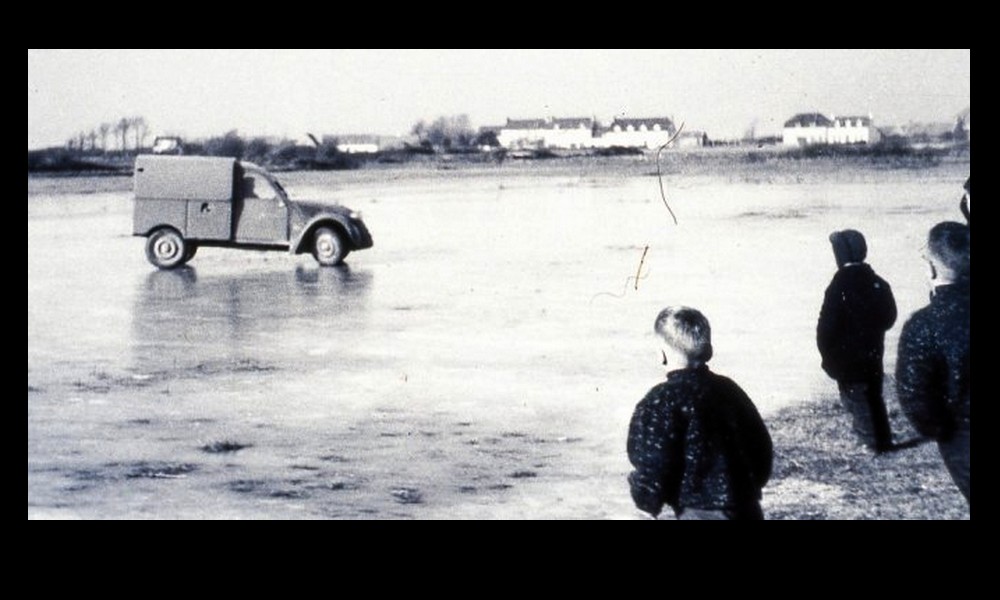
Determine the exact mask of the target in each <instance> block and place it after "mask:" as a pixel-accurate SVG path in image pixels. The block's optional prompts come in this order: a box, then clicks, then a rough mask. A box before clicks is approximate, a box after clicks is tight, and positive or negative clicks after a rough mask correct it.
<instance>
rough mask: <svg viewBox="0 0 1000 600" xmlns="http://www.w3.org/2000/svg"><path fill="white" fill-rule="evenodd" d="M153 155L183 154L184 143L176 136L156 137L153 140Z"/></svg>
mask: <svg viewBox="0 0 1000 600" xmlns="http://www.w3.org/2000/svg"><path fill="white" fill-rule="evenodd" d="M153 154H184V143H183V142H182V141H181V138H179V137H176V136H169V135H158V136H156V139H154V140H153Z"/></svg>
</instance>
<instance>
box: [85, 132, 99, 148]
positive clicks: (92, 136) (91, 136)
mask: <svg viewBox="0 0 1000 600" xmlns="http://www.w3.org/2000/svg"><path fill="white" fill-rule="evenodd" d="M87 141H88V142H90V151H91V152H93V151H94V150H97V130H96V129H91V130H90V133H88V134H87Z"/></svg>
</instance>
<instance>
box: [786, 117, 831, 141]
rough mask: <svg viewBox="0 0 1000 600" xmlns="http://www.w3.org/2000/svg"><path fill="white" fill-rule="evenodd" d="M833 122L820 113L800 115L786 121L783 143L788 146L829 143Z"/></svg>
mask: <svg viewBox="0 0 1000 600" xmlns="http://www.w3.org/2000/svg"><path fill="white" fill-rule="evenodd" d="M831 125H833V121H832V120H830V119H828V118H827V117H825V116H823V115H821V114H819V113H800V114H797V115H795V116H794V117H792V118H791V119H788V120H787V121H785V128H784V131H782V135H781V141H782V142H783V143H784V144H785V145H786V146H808V145H811V144H826V143H828V140H829V138H828V135H829V129H830V126H831Z"/></svg>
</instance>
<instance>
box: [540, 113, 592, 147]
mask: <svg viewBox="0 0 1000 600" xmlns="http://www.w3.org/2000/svg"><path fill="white" fill-rule="evenodd" d="M543 143H544V145H545V147H546V148H566V149H570V150H576V149H578V148H590V147H591V146H593V145H594V120H593V119H591V118H589V117H575V118H569V119H557V118H555V117H553V118H552V120H551V121H549V122H548V124H547V129H546V133H545V137H544V142H543Z"/></svg>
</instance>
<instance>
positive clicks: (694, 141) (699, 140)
mask: <svg viewBox="0 0 1000 600" xmlns="http://www.w3.org/2000/svg"><path fill="white" fill-rule="evenodd" d="M674 145H676V146H677V147H678V148H701V147H702V146H707V145H708V134H707V133H705V132H704V131H682V132H681V133H680V135H678V136H677V140H676V141H675V142H674Z"/></svg>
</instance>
